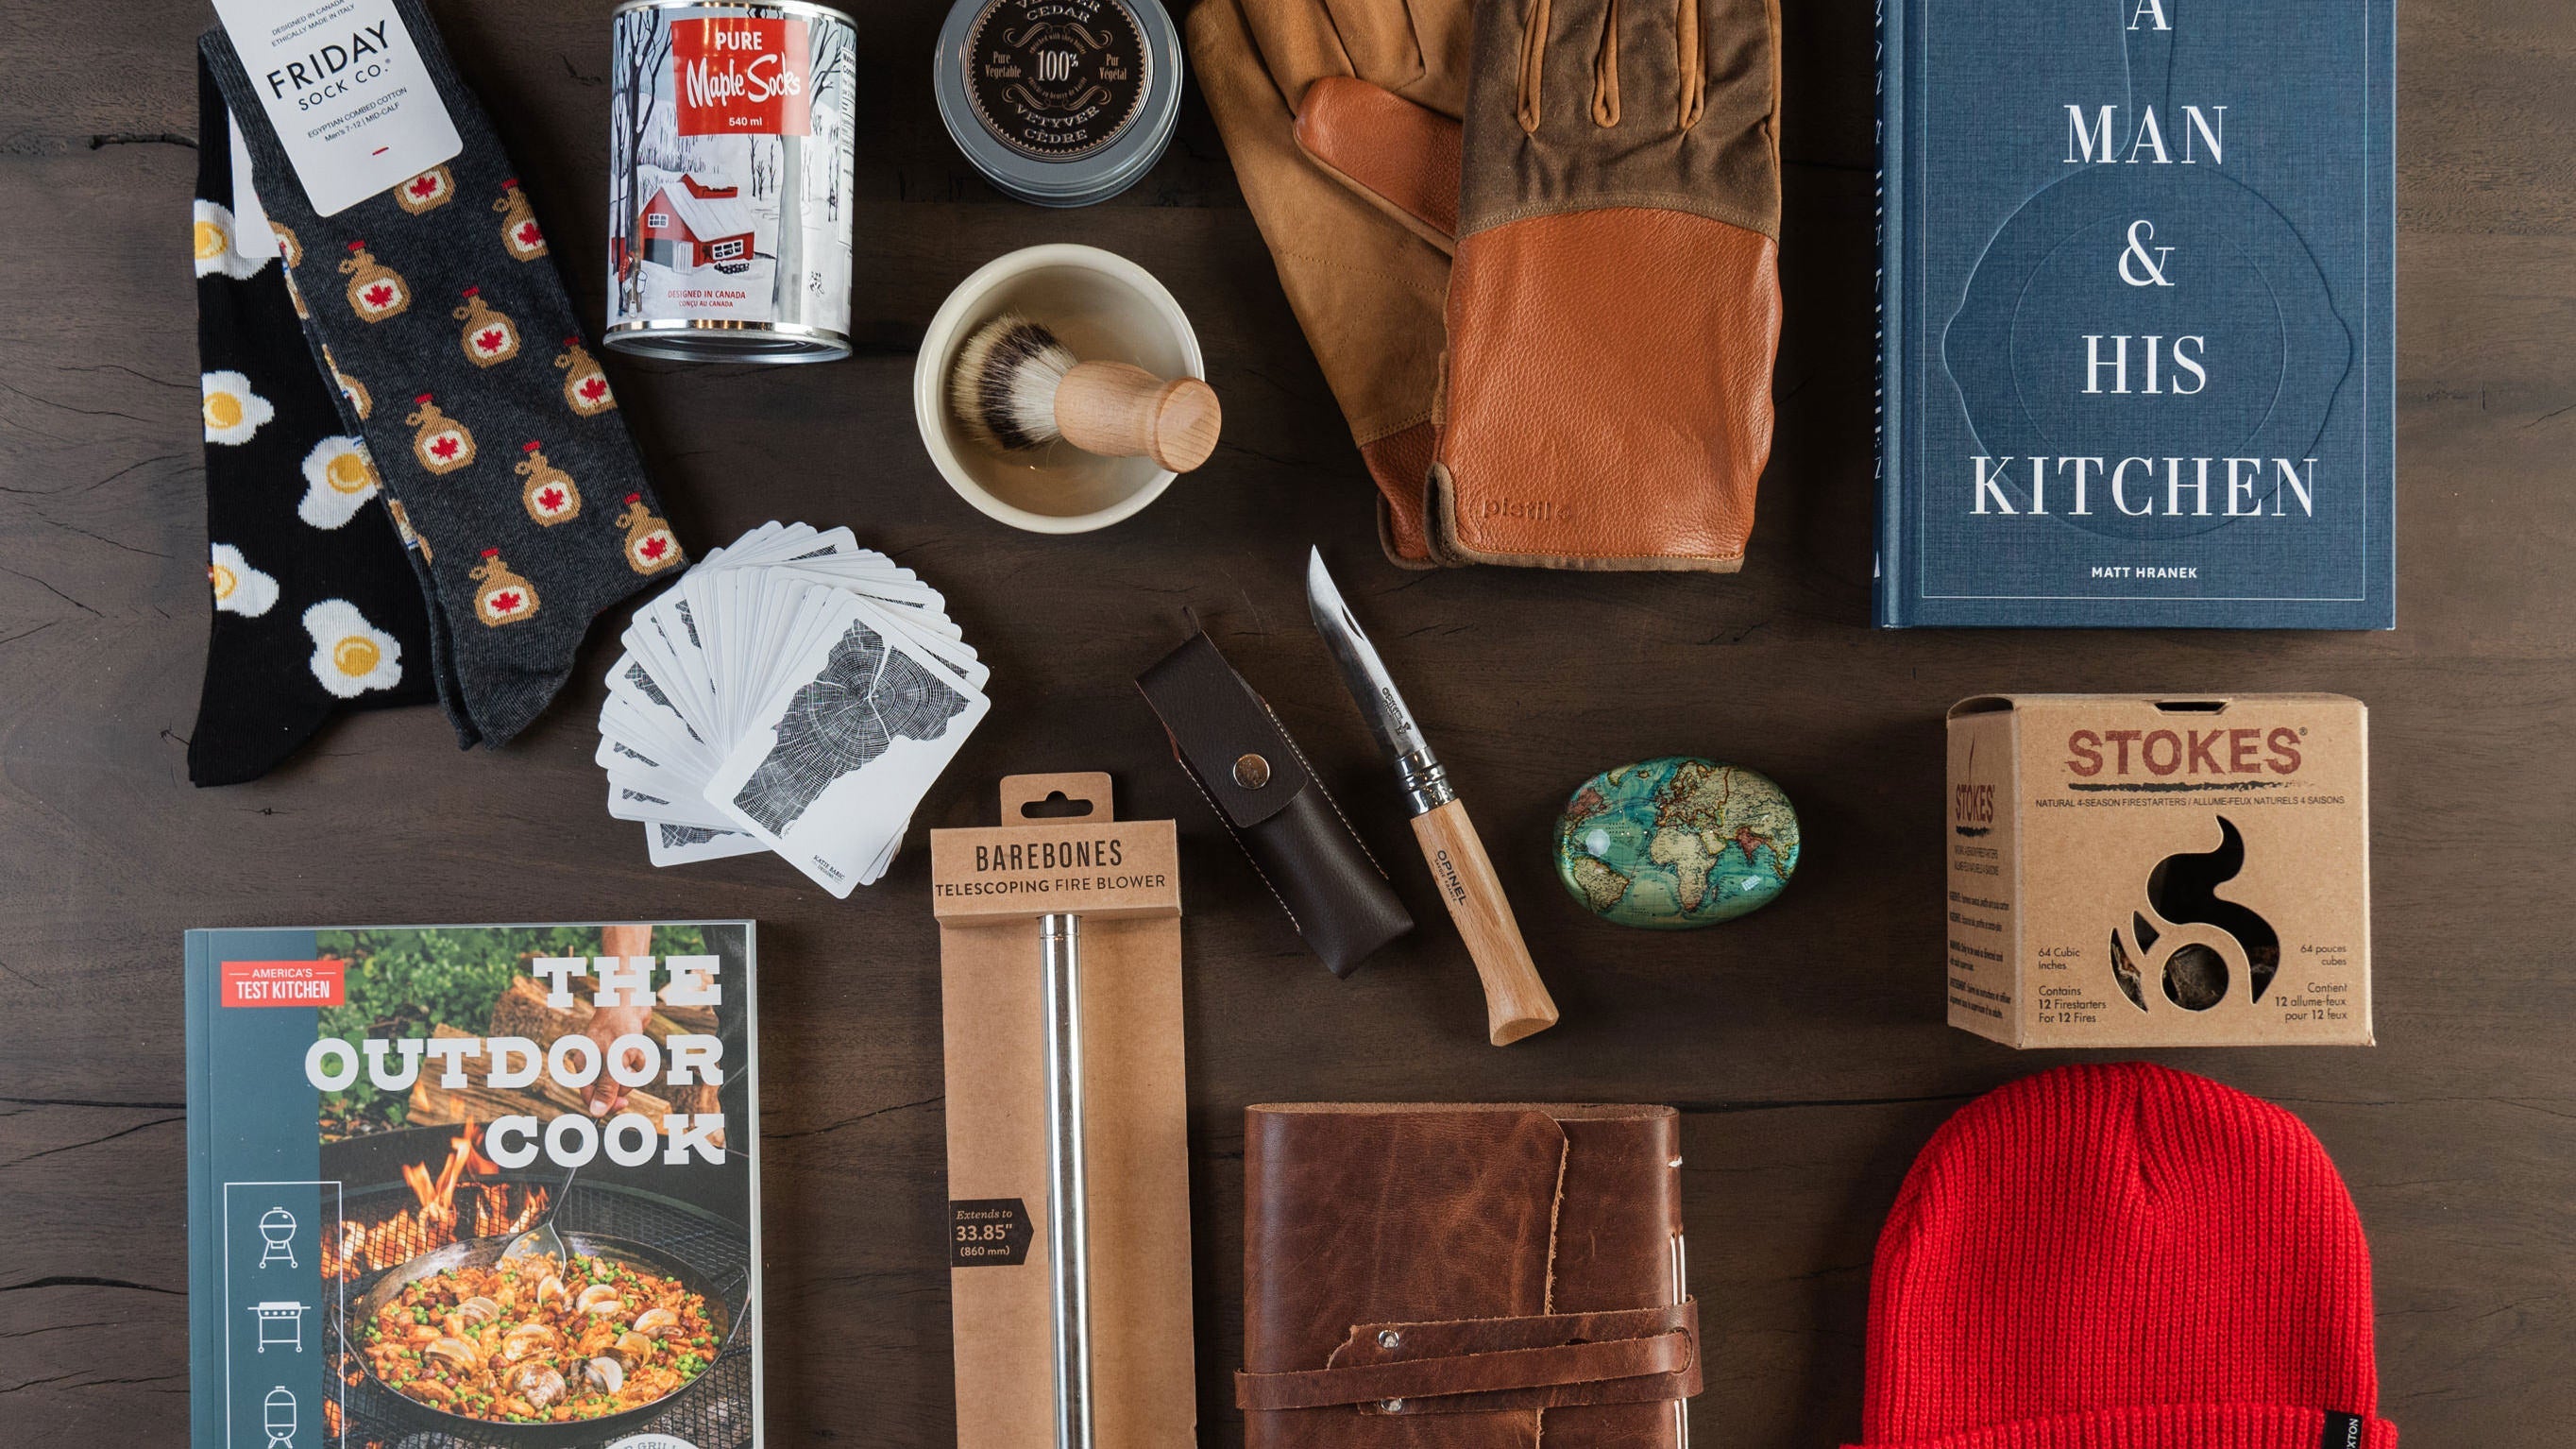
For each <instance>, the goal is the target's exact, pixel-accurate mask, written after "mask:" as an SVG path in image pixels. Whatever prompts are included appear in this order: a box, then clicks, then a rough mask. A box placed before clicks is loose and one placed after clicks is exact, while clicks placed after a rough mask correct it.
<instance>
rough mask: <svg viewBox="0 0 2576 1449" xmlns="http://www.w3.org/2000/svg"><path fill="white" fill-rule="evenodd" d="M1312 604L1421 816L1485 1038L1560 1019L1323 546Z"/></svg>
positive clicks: (1499, 1041) (1508, 1039)
mask: <svg viewBox="0 0 2576 1449" xmlns="http://www.w3.org/2000/svg"><path fill="white" fill-rule="evenodd" d="M1306 608H1307V611H1308V612H1309V613H1311V614H1312V615H1313V616H1314V619H1315V629H1316V631H1317V632H1318V633H1320V634H1322V635H1323V636H1324V646H1325V648H1326V649H1327V650H1329V651H1330V652H1331V654H1332V656H1333V662H1334V664H1336V665H1338V666H1339V667H1340V669H1341V672H1342V683H1343V684H1344V685H1345V686H1347V687H1348V688H1349V689H1350V692H1351V699H1352V700H1353V702H1355V703H1357V704H1358V705H1359V707H1360V714H1361V716H1362V717H1363V718H1365V719H1366V720H1367V721H1368V726H1369V732H1370V733H1371V734H1374V735H1376V736H1377V742H1378V746H1379V747H1380V748H1381V749H1383V750H1385V751H1386V754H1387V758H1388V760H1390V761H1391V762H1392V763H1393V764H1394V766H1395V778H1396V785H1397V787H1398V788H1399V789H1400V790H1402V792H1403V794H1404V804H1405V810H1406V812H1407V813H1408V814H1410V815H1411V816H1412V817H1413V837H1414V840H1415V842H1416V843H1417V844H1418V845H1420V846H1421V847H1422V859H1423V861H1424V863H1425V864H1427V865H1429V866H1430V867H1431V876H1432V879H1433V880H1434V881H1436V882H1437V883H1438V884H1439V887H1440V900H1441V903H1442V904H1444V905H1446V906H1447V907H1448V908H1449V918H1450V920H1452V921H1453V922H1455V923H1456V924H1457V927H1458V934H1459V936H1460V937H1461V938H1462V939H1464V940H1465V941H1466V943H1467V954H1468V956H1469V957H1470V958H1472V959H1473V960H1474V961H1475V963H1476V975H1477V977H1478V978H1479V979H1480V980H1482V981H1483V983H1484V987H1485V1028H1486V1037H1487V1039H1488V1040H1490V1041H1492V1042H1493V1044H1494V1045H1496V1046H1505V1045H1508V1044H1510V1043H1512V1042H1516V1041H1518V1040H1520V1039H1521V1038H1522V1037H1525V1036H1529V1035H1531V1034H1533V1033H1535V1032H1541V1031H1545V1030H1547V1029H1548V1028H1549V1027H1551V1026H1554V1025H1556V1002H1555V1001H1554V1000H1553V999H1551V998H1550V997H1549V996H1548V994H1547V983H1546V982H1544V981H1541V980H1540V979H1539V974H1538V967H1537V966H1536V965H1535V964H1533V963H1532V962H1531V960H1530V954H1529V946H1528V945H1527V944H1526V943H1524V942H1523V941H1522V940H1521V927H1520V922H1519V920H1518V919H1516V918H1515V917H1514V916H1513V915H1512V904H1511V901H1510V900H1509V899H1508V898H1506V897H1505V896H1504V894H1503V886H1502V882H1501V881H1500V880H1499V879H1498V878H1496V876H1495V875H1494V863H1493V861H1492V859H1491V858H1490V857H1488V856H1487V855H1486V854H1485V842H1484V841H1483V839H1481V838H1480V837H1479V836H1478V835H1477V834H1476V826H1475V822H1473V821H1472V820H1470V819H1468V818H1467V806H1466V803H1465V802H1464V801H1462V800H1460V799H1459V798H1458V792H1457V789H1456V788H1455V787H1454V786H1452V785H1451V784H1450V783H1449V772H1448V771H1447V770H1446V769H1444V768H1443V767H1442V766H1441V764H1440V758H1439V756H1437V755H1435V754H1433V753H1432V751H1431V745H1430V742H1429V741H1427V740H1425V739H1424V738H1423V737H1422V728H1421V725H1420V724H1419V722H1417V721H1416V720H1415V718H1414V715H1413V711H1412V710H1411V709H1409V708H1407V707H1406V706H1405V703H1404V695H1403V694H1402V693H1401V692H1400V691H1398V690H1397V689H1396V687H1395V680H1394V678H1393V677H1392V676H1391V675H1389V674H1388V673H1387V670H1386V661H1385V660H1383V659H1381V658H1379V657H1378V652H1377V646H1376V645H1374V644H1372V643H1370V642H1369V637H1368V631H1367V630H1365V629H1363V628H1361V627H1360V621H1359V620H1358V618H1357V617H1355V616H1354V615H1353V614H1352V613H1351V608H1350V605H1349V604H1347V603H1345V602H1343V600H1342V591H1341V589H1340V588H1339V587H1338V586H1336V585H1335V584H1334V582H1333V575H1332V573H1331V571H1330V570H1328V569H1326V568H1325V567H1324V553H1323V550H1321V549H1312V550H1309V551H1308V554H1307V558H1306Z"/></svg>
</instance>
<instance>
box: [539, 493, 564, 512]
mask: <svg viewBox="0 0 2576 1449" xmlns="http://www.w3.org/2000/svg"><path fill="white" fill-rule="evenodd" d="M537 506H538V507H539V508H542V509H544V510H545V511H547V512H548V513H552V512H554V511H555V510H556V509H558V508H561V507H563V490H562V489H560V488H548V489H545V490H544V491H542V492H540V493H539V494H537Z"/></svg>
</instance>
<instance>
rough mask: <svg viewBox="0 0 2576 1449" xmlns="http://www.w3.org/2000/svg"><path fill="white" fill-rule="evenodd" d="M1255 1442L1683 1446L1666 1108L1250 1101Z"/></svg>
mask: <svg viewBox="0 0 2576 1449" xmlns="http://www.w3.org/2000/svg"><path fill="white" fill-rule="evenodd" d="M1243 1175H1244V1247H1243V1340H1244V1345H1243V1348H1244V1368H1243V1371H1242V1372H1240V1373H1238V1374H1237V1375H1236V1376H1235V1403H1236V1404H1237V1406H1239V1407H1240V1408H1241V1409H1242V1410H1243V1416H1244V1426H1245V1428H1244V1443H1245V1445H1246V1449H1399V1446H1400V1449H1539V1446H1540V1445H1541V1444H1542V1443H1544V1445H1545V1446H1546V1449H1610V1446H1616V1449H1682V1446H1683V1445H1684V1444H1685V1443H1686V1441H1687V1428H1686V1424H1685V1420H1684V1414H1685V1409H1684V1407H1683V1401H1684V1400H1686V1399H1688V1398H1690V1397H1691V1396H1692V1395H1694V1394H1696V1393H1698V1392H1699V1388H1700V1363H1699V1312H1698V1307H1697V1305H1696V1303H1695V1302H1694V1301H1693V1300H1692V1299H1691V1298H1690V1297H1689V1295H1688V1289H1687V1286H1686V1283H1685V1279H1684V1269H1683V1255H1682V1218H1681V1133H1680V1124H1679V1118H1678V1116H1677V1115H1676V1114H1675V1113H1674V1111H1673V1110H1672V1109H1671V1108H1669V1107H1621V1106H1583V1107H1576V1106H1540V1105H1526V1104H1510V1105H1497V1106H1448V1105H1352V1104H1346V1103H1315V1104H1298V1105H1276V1104H1274V1105H1266V1106H1255V1107H1252V1108H1250V1109H1248V1110H1247V1111H1246V1112H1245V1114H1244V1162H1243Z"/></svg>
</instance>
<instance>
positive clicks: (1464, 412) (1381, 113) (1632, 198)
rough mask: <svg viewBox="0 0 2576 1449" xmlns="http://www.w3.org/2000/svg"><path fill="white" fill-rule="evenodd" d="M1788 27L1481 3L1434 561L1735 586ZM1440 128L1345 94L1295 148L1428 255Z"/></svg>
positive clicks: (1767, 444)
mask: <svg viewBox="0 0 2576 1449" xmlns="http://www.w3.org/2000/svg"><path fill="white" fill-rule="evenodd" d="M1778 31H1779V16H1778V13H1777V9H1776V0H1647V3H1641V0H1478V3H1477V10H1476V16H1475V40H1474V58H1473V62H1472V66H1471V79H1470V82H1469V88H1468V98H1467V111H1466V117H1465V125H1464V129H1465V135H1464V146H1463V161H1464V172H1463V176H1462V180H1461V186H1460V201H1459V207H1458V211H1457V213H1456V216H1455V223H1454V225H1455V230H1456V234H1457V237H1458V240H1457V242H1456V248H1455V249H1456V266H1455V269H1454V270H1453V272H1452V273H1451V276H1450V281H1449V294H1448V304H1447V309H1446V327H1447V334H1448V356H1447V360H1446V364H1445V373H1446V375H1445V378H1444V385H1443V389H1442V394H1441V409H1440V412H1441V416H1440V428H1439V437H1438V441H1437V446H1436V452H1435V456H1434V459H1433V462H1432V466H1431V471H1430V478H1429V486H1428V513H1429V517H1428V525H1429V533H1430V541H1431V546H1432V549H1433V552H1434V553H1435V554H1437V555H1439V556H1440V558H1441V559H1442V560H1443V561H1445V562H1452V563H1498V564H1522V565H1535V566H1540V567H1550V568H1581V569H1700V570H1709V571H1715V572H1732V571H1733V570H1735V569H1737V568H1739V567H1741V566H1742V564H1743V561H1744V542H1745V538H1746V536H1747V535H1748V534H1749V533H1750V532H1751V531H1752V528H1753V495H1754V489H1755V485H1756V484H1757V483H1758V482H1759V481H1760V478H1761V475H1762V468H1763V465H1764V464H1765V463H1766V462H1767V461H1768V460H1769V457H1770V451H1771V365H1772V360H1773V357H1774V355H1775V353H1776V352H1777V350H1778V346H1779V338H1780V282H1779V247H1778V241H1777V237H1778V232H1779V216H1780V179H1779V178H1780V168H1779V150H1778V136H1777V125H1778V96H1779V67H1778V56H1779V47H1778V41H1777V36H1778ZM1362 79H1363V80H1364V79H1365V77H1363V78H1362ZM1437 123H1438V117H1436V116H1433V115H1430V114H1427V113H1425V112H1423V111H1421V110H1420V109H1419V108H1416V107H1412V106H1409V105H1408V104H1407V103H1406V102H1404V101H1402V100H1400V99H1396V98H1394V97H1390V96H1388V95H1386V94H1384V93H1382V92H1377V91H1374V90H1372V89H1371V88H1370V87H1368V86H1366V85H1364V84H1361V83H1360V82H1358V81H1351V82H1335V83H1333V84H1330V85H1323V86H1317V87H1315V88H1314V89H1313V90H1311V91H1309V92H1308V94H1307V97H1306V100H1305V102H1304V104H1303V105H1302V106H1301V108H1300V112H1299V116H1298V132H1297V135H1298V138H1299V140H1300V143H1301V144H1303V145H1304V146H1305V147H1306V148H1307V150H1308V151H1309V152H1310V153H1311V154H1312V155H1313V156H1314V158H1315V159H1316V161H1317V162H1318V163H1319V164H1321V165H1322V166H1324V167H1325V168H1327V169H1329V170H1331V171H1333V172H1335V173H1337V174H1339V175H1341V176H1343V177H1344V178H1346V179H1347V180H1349V181H1350V182H1351V183H1353V184H1354V185H1355V186H1356V187H1357V188H1358V189H1359V190H1360V191H1361V192H1362V193H1363V194H1364V195H1366V196H1367V197H1368V198H1369V199H1370V200H1371V202H1372V203H1373V204H1375V205H1377V206H1379V207H1380V208H1382V209H1385V210H1388V211H1390V212H1394V213H1402V214H1407V215H1409V216H1410V217H1411V218H1412V225H1413V228H1414V229H1415V230H1416V232H1417V234H1420V235H1426V236H1428V235H1435V234H1437V233H1438V232H1439V231H1440V230H1441V226H1442V221H1443V216H1442V214H1441V210H1440V209H1439V208H1437V207H1436V205H1435V204H1434V203H1435V202H1436V196H1434V195H1431V194H1429V193H1430V192H1431V191H1433V190H1436V188H1433V187H1430V186H1428V185H1427V183H1426V180H1425V178H1426V177H1428V176H1430V175H1431V174H1432V173H1433V172H1435V171H1436V161H1426V160H1415V161H1411V162H1408V161H1405V160H1402V159H1399V158H1400V157H1402V156H1403V155H1404V154H1405V153H1407V151H1408V149H1409V148H1411V149H1413V150H1415V151H1417V152H1418V150H1419V148H1420V147H1422V146H1423V145H1424V144H1426V143H1425V140H1424V138H1425V136H1426V135H1427V134H1428V133H1429V132H1430V131H1431V130H1432V129H1433V128H1434V127H1436V125H1437ZM1435 151H1436V147H1435Z"/></svg>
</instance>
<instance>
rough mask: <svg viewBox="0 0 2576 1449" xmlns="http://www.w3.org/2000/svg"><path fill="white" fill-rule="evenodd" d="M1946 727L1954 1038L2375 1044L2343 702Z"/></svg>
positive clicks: (2051, 714) (2357, 796) (2363, 780)
mask: <svg viewBox="0 0 2576 1449" xmlns="http://www.w3.org/2000/svg"><path fill="white" fill-rule="evenodd" d="M1949 728H1950V831H1949V835H1948V837H1947V840H1948V844H1949V885H1950V889H1949V897H1950V900H1949V933H1948V934H1949V972H1948V979H1949V1002H1950V1024H1951V1025H1952V1026H1956V1027H1963V1028H1965V1029H1967V1030H1969V1031H1973V1032H1975V1033H1977V1034H1978V1035H1980V1036H1985V1037H1991V1038H1993V1039H1994V1040H1996V1041H1999V1042H2002V1043H2004V1044H2005V1045H2007V1046H2015V1047H2146V1046H2273V1045H2307V1046H2329V1045H2332V1046H2368V1045H2370V1043H2371V1027H2370V799H2369V782H2368V774H2369V757H2370V750H2369V720H2368V714H2367V712H2366V711H2365V710H2364V709H2363V707H2362V704H2361V702H2360V701H2359V700H2356V699H2347V698H2345V697H2344V696H2342V695H2337V694H2240V695H2230V696H2175V695H2144V694H2136V695H2125V694H2123V695H2112V694H2024V695H1984V696H1979V697H1977V698H1973V699H1966V700H1962V701H1960V702H1959V703H1958V704H1957V705H1955V706H1953V707H1952V708H1951V710H1950V722H1949Z"/></svg>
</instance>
